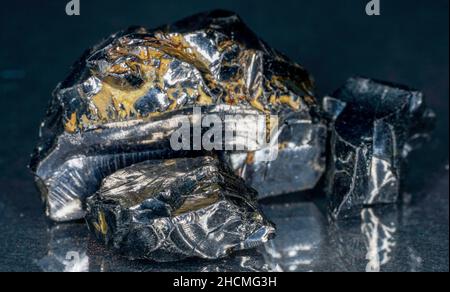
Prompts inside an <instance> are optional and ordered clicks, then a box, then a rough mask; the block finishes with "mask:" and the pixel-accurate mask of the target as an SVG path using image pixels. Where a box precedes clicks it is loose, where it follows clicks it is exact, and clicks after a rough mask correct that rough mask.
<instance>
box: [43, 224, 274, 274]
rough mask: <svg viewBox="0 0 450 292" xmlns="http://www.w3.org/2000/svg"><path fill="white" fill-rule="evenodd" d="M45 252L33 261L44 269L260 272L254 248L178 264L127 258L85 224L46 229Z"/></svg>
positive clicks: (261, 261)
mask: <svg viewBox="0 0 450 292" xmlns="http://www.w3.org/2000/svg"><path fill="white" fill-rule="evenodd" d="M48 232H49V244H48V252H47V255H46V256H45V257H43V258H42V259H39V260H37V261H36V264H37V265H38V266H39V268H40V269H41V270H42V271H44V272H164V271H167V272H263V271H268V268H267V266H266V265H265V263H264V258H263V257H262V255H261V254H259V253H257V252H256V251H248V252H242V253H238V254H236V255H233V256H230V257H228V258H226V259H221V260H216V261H206V260H188V261H183V262H178V263H165V264H164V263H155V262H148V261H130V260H127V259H125V258H123V257H121V256H118V255H116V254H114V253H113V252H111V251H110V250H108V249H105V248H103V247H102V246H100V245H98V244H97V243H96V242H94V241H92V240H91V239H90V235H89V232H88V231H87V229H86V226H85V225H84V224H82V223H79V224H76V223H74V224H65V225H58V226H53V227H51V228H50V229H49V231H48Z"/></svg>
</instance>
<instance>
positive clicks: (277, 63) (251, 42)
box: [31, 11, 325, 221]
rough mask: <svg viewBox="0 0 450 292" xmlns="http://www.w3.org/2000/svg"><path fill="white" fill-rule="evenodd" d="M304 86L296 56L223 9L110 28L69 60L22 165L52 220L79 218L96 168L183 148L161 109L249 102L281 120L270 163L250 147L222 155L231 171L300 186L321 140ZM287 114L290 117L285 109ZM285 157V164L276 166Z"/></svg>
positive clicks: (267, 188) (319, 166) (267, 190)
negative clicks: (174, 145) (154, 25)
mask: <svg viewBox="0 0 450 292" xmlns="http://www.w3.org/2000/svg"><path fill="white" fill-rule="evenodd" d="M312 88H313V82H312V81H311V78H310V77H309V75H308V73H307V72H306V71H305V70H304V69H303V68H302V67H301V66H300V65H298V64H296V63H294V62H292V61H290V60H289V59H288V58H286V57H285V56H283V55H282V54H280V53H278V52H276V51H275V50H273V49H271V48H270V47H268V46H267V45H266V44H265V43H264V42H263V41H261V40H260V39H259V38H258V37H257V36H256V35H255V34H254V33H253V32H251V31H250V30H249V29H248V28H247V27H246V26H245V25H244V24H243V22H242V21H241V19H240V18H239V17H238V16H236V15H235V14H233V13H230V12H226V11H213V12H209V13H204V14H200V15H195V16H192V17H189V18H187V19H184V20H182V21H179V22H176V23H175V24H173V25H168V26H163V27H160V28H158V29H153V30H148V29H145V28H142V27H133V28H130V29H128V30H125V31H122V32H119V33H117V34H114V35H112V36H111V37H109V38H108V39H106V40H104V41H103V42H101V43H100V44H98V45H96V46H95V47H93V48H92V49H90V50H88V51H87V52H86V53H85V54H84V55H83V56H82V58H81V59H80V60H79V61H78V62H77V63H76V64H75V65H74V67H73V71H72V73H71V74H70V76H69V77H68V78H67V79H66V80H65V81H64V82H62V83H61V84H59V85H58V87H57V89H56V90H55V92H54V97H53V99H52V101H51V104H50V107H49V109H48V113H47V116H46V118H45V120H44V121H43V123H42V126H41V131H40V142H39V145H38V147H37V149H36V151H35V153H34V155H33V159H32V162H31V169H32V171H33V172H34V173H35V176H36V181H37V184H38V186H39V188H40V190H41V192H42V195H43V198H44V200H45V202H46V206H47V214H48V216H49V217H50V218H51V219H53V220H56V221H68V220H73V219H79V218H82V217H83V216H84V214H85V212H84V202H85V198H86V197H88V196H90V195H91V194H92V193H93V192H95V191H96V189H97V188H98V186H99V183H100V181H101V179H102V178H104V177H105V176H107V175H109V174H111V173H113V172H114V171H116V170H118V169H121V168H123V167H126V166H129V165H132V164H134V163H138V162H141V161H145V160H149V159H155V158H161V159H163V158H172V157H178V156H186V155H187V154H186V153H179V152H177V153H174V151H172V150H171V149H170V147H169V146H168V145H169V144H168V137H169V136H170V135H171V133H172V132H173V130H174V127H176V125H177V121H176V119H173V117H174V115H173V114H171V113H173V112H176V111H183V110H185V109H186V108H191V107H193V106H200V107H203V108H205V107H208V106H213V105H220V104H224V105H228V106H237V107H247V108H248V107H250V108H252V109H253V110H256V111H258V112H259V113H260V114H263V115H266V116H269V115H270V114H272V115H278V116H279V117H280V119H281V123H283V125H285V124H284V121H287V120H289V122H288V124H287V125H285V126H283V127H281V130H280V133H278V135H279V136H281V137H282V142H283V143H282V144H280V145H276V146H273V145H272V146H271V147H279V148H280V160H279V161H278V162H275V163H273V164H267V163H263V161H261V160H258V157H260V154H261V153H259V154H258V153H257V152H256V153H248V157H247V159H244V160H242V159H240V160H239V159H237V158H236V157H232V158H230V160H234V161H236V160H239V161H240V162H239V163H234V164H233V165H234V166H235V171H236V172H237V173H240V174H241V175H242V176H243V177H245V178H246V179H247V182H248V183H249V184H250V185H253V186H256V187H257V188H258V190H259V191H260V192H261V195H262V196H264V195H273V194H278V193H284V192H288V191H295V190H302V189H307V188H310V187H311V186H313V185H314V184H315V182H316V181H317V180H318V179H319V177H320V176H321V175H322V172H323V169H324V162H323V161H324V160H323V156H321V153H323V148H322V149H319V147H323V146H324V145H323V143H322V142H321V141H322V140H324V139H325V138H324V134H323V125H321V121H320V120H319V119H318V118H317V117H316V114H315V111H316V110H315V108H316V102H315V100H314V97H313V92H312ZM204 111H206V110H205V109H204ZM292 113H295V114H297V115H298V116H295V115H293V116H292V117H293V119H288V118H287V117H286V118H285V116H286V115H290V114H292ZM167 114H169V115H168V116H167ZM168 119H172V120H171V121H168ZM244 154H247V153H244ZM242 155H243V153H240V154H239V155H238V157H242ZM252 157H253V158H255V159H251V158H252ZM299 157H302V158H301V159H300V160H298V161H295V159H297V158H299ZM287 161H291V162H293V161H294V163H293V164H292V166H290V167H289V168H288V169H285V170H282V167H283V166H286V162H287ZM271 165H273V167H272V166H271ZM297 167H298V169H297ZM262 171H264V173H265V176H261V175H260V174H255V173H262ZM282 173H285V174H287V173H294V174H295V176H288V175H284V174H282ZM294 178H300V179H298V180H297V179H294ZM274 182H276V184H275V183H274ZM281 185H286V187H285V188H281V187H280V188H278V187H279V186H281ZM272 186H277V187H276V188H273V187H272Z"/></svg>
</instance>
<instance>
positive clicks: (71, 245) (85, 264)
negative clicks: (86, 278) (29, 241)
mask: <svg viewBox="0 0 450 292" xmlns="http://www.w3.org/2000/svg"><path fill="white" fill-rule="evenodd" d="M49 235H50V241H49V244H48V253H47V255H46V256H45V257H44V258H42V259H40V260H38V261H37V262H36V263H37V265H38V266H39V267H40V268H41V269H42V270H43V271H45V272H88V271H89V256H88V254H87V250H88V241H89V232H88V231H87V230H86V226H85V225H84V224H65V225H57V226H52V227H51V228H50V229H49Z"/></svg>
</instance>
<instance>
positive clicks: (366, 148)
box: [324, 78, 435, 218]
mask: <svg viewBox="0 0 450 292" xmlns="http://www.w3.org/2000/svg"><path fill="white" fill-rule="evenodd" d="M324 109H325V111H326V112H328V114H329V116H330V118H331V119H332V122H331V126H330V128H331V130H330V131H331V138H330V140H331V143H330V144H331V145H330V150H329V156H330V159H329V160H330V165H329V167H328V170H327V171H328V192H329V196H330V205H331V212H332V216H333V217H334V218H340V217H352V216H354V215H358V214H359V213H360V210H361V208H363V207H366V206H373V205H376V204H390V203H395V202H397V201H398V198H399V195H400V190H401V187H402V179H403V177H402V169H403V168H404V166H405V163H406V158H407V157H408V156H409V154H410V152H411V151H412V150H415V149H416V148H418V147H419V146H421V145H422V144H423V143H424V142H426V141H429V140H430V133H431V130H432V128H433V125H434V120H435V114H434V113H433V112H432V111H431V110H429V109H428V108H427V107H426V105H425V100H424V96H423V94H422V93H421V92H418V91H414V90H411V89H408V88H406V87H403V86H399V85H394V84H389V83H385V82H378V81H374V80H370V79H366V78H351V79H349V80H348V81H347V83H346V84H345V85H344V86H343V87H342V88H341V89H339V90H338V91H337V92H336V93H334V94H333V97H326V98H325V99H324Z"/></svg>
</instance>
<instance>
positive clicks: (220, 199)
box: [87, 156, 274, 262]
mask: <svg viewBox="0 0 450 292" xmlns="http://www.w3.org/2000/svg"><path fill="white" fill-rule="evenodd" d="M255 200H256V192H255V191H254V190H252V189H250V188H248V187H247V186H246V185H245V184H244V181H243V180H242V179H241V178H239V177H237V176H234V175H233V174H231V173H230V172H229V170H227V169H226V168H225V167H224V166H223V165H222V164H221V163H220V162H219V161H218V160H217V159H214V158H212V157H208V156H206V157H199V158H182V159H174V160H165V161H158V160H155V161H147V162H143V163H140V164H135V165H133V166H131V167H128V168H125V169H123V170H119V171H118V172H116V173H115V174H113V175H111V176H109V177H107V178H106V179H105V180H104V181H103V184H102V187H101V189H100V191H98V192H97V193H96V195H94V196H93V197H91V198H89V199H88V212H87V214H88V215H87V222H88V225H89V227H90V229H91V230H92V231H93V232H94V233H95V234H96V235H97V237H98V238H99V240H101V241H103V242H104V243H105V244H107V245H108V246H112V247H113V248H114V249H117V250H118V251H119V252H121V253H122V254H125V255H127V256H128V257H130V258H132V259H150V260H154V261H159V262H165V261H176V260H181V259H185V258H191V257H198V258H205V259H217V258H221V257H224V256H226V255H228V254H229V253H231V252H233V251H236V250H242V249H247V248H253V247H255V246H257V245H260V244H262V243H264V242H266V241H267V240H268V239H269V238H270V237H271V236H272V234H273V232H274V227H273V226H272V224H271V223H270V222H268V221H267V220H266V219H265V218H264V216H263V215H262V213H261V212H260V210H259V208H258V207H257V206H256V204H255Z"/></svg>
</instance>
